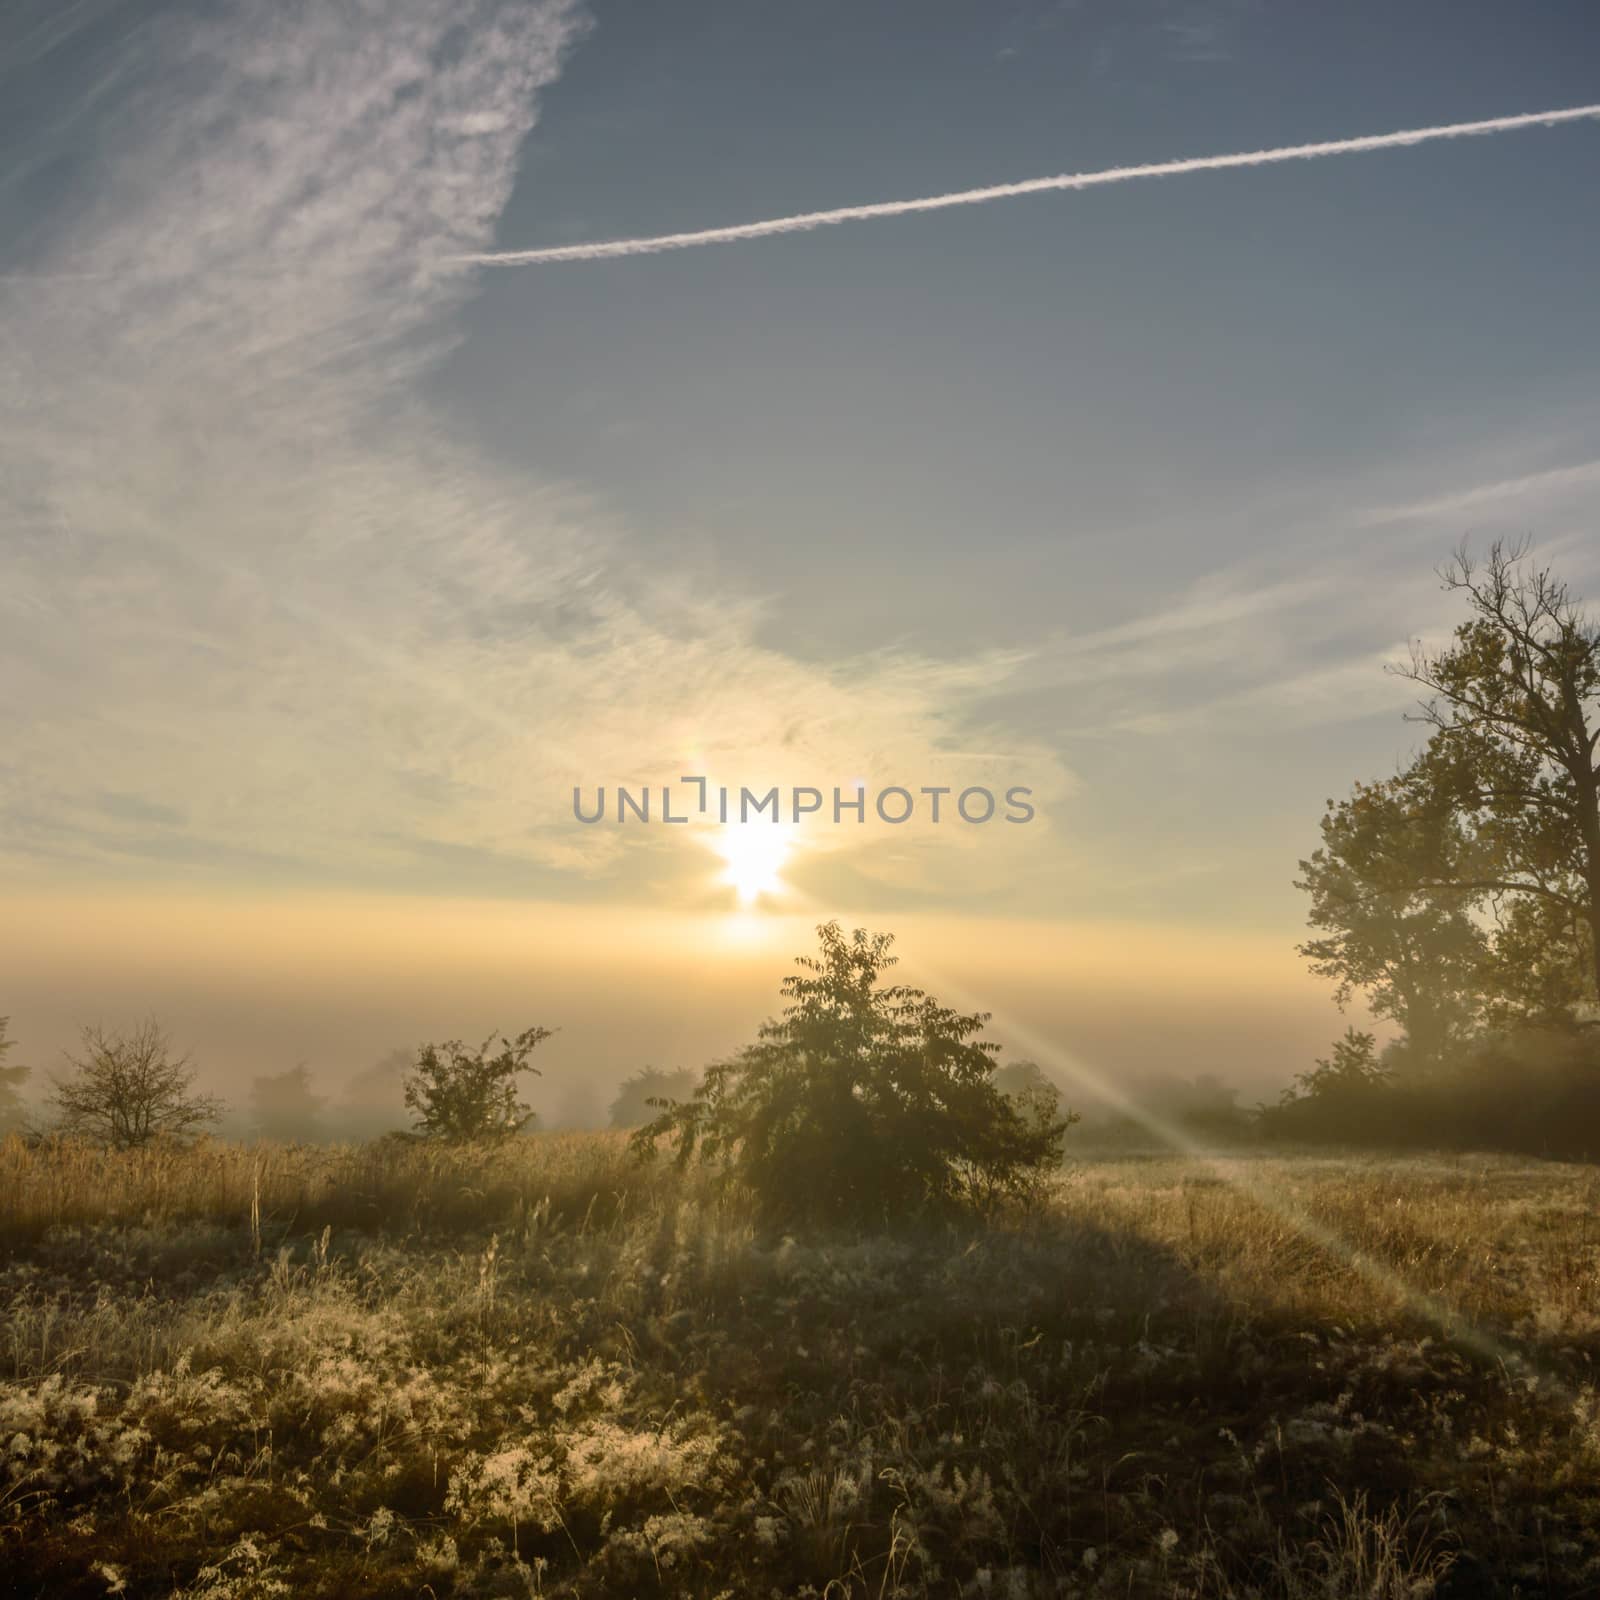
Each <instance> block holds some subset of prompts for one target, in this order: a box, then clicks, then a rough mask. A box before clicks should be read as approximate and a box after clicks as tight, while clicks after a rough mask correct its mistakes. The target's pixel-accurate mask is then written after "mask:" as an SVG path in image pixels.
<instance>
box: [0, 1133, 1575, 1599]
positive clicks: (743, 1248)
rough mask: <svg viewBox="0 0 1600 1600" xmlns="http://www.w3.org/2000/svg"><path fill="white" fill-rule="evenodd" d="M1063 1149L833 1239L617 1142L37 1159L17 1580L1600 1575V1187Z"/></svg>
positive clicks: (390, 1591) (13, 1243)
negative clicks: (1032, 1187)
mask: <svg viewBox="0 0 1600 1600" xmlns="http://www.w3.org/2000/svg"><path fill="white" fill-rule="evenodd" d="M1068 1146H1069V1155H1068V1159H1067V1161H1066V1163H1065V1164H1064V1165H1063V1166H1062V1168H1061V1169H1060V1171H1059V1172H1058V1173H1056V1174H1055V1175H1053V1176H1052V1177H1051V1178H1050V1179H1049V1180H1048V1182H1047V1184H1046V1185H1045V1187H1044V1190H1043V1192H1042V1194H1040V1195H1038V1196H1036V1197H1035V1200H1034V1202H1033V1203H1032V1204H1029V1205H1023V1206H1018V1207H1016V1208H1014V1209H1011V1210H1007V1211H1002V1212H999V1213H996V1214H993V1215H991V1216H990V1217H988V1218H987V1219H986V1220H975V1219H971V1218H968V1219H966V1220H964V1221H955V1222H950V1223H945V1224H934V1223H929V1224H927V1225H926V1226H924V1227H920V1228H918V1227H909V1228H903V1229H900V1230H897V1231H896V1232H894V1233H893V1234H888V1235H877V1236H861V1235H855V1236H850V1235H840V1236H838V1237H836V1238H832V1237H829V1236H826V1235H812V1236H809V1237H808V1239H807V1240H806V1241H805V1242H801V1241H799V1240H796V1239H795V1238H793V1237H787V1236H783V1237H772V1236H762V1235H760V1234H758V1232H757V1231H756V1229H755V1227H754V1226H753V1224H752V1222H751V1220H750V1218H751V1211H750V1208H749V1206H748V1204H747V1203H746V1197H744V1196H742V1195H741V1194H740V1193H739V1191H738V1190H737V1189H736V1188H735V1189H728V1188H721V1187H713V1186H712V1185H710V1184H709V1183H708V1182H707V1181H706V1179H705V1175H704V1173H703V1171H701V1170H700V1169H698V1168H697V1167H695V1166H690V1167H689V1168H687V1169H686V1170H683V1171H680V1170H678V1169H677V1168H676V1167H675V1166H674V1165H673V1164H671V1163H658V1164H655V1165H641V1164H640V1163H639V1162H638V1161H636V1160H635V1159H634V1157H633V1156H632V1155H630V1153H629V1151H628V1149H627V1144H626V1140H625V1139H624V1137H623V1136H621V1135H618V1134H608V1133H581V1134H565V1135H562V1134H534V1135H531V1136H528V1137H525V1138H521V1139H517V1140H514V1141H511V1142H510V1143H502V1144H499V1145H497V1146H494V1147H490V1148H472V1147H464V1146H459V1145H442V1144H435V1143H430V1142H410V1141H407V1140H404V1139H389V1140H380V1141H378V1142H376V1143H373V1144H369V1145H365V1146H321V1147H312V1146H291V1145H271V1144H255V1145H246V1144H232V1143H221V1142H212V1141H203V1142H201V1143H199V1144H198V1145H193V1146H191V1147H189V1148H187V1149H176V1148H165V1147H162V1146H159V1145H156V1146H150V1147H146V1148H143V1149H135V1150H127V1151H120V1152H118V1151H111V1150H107V1149H103V1148H91V1147H89V1146H87V1145H84V1144H80V1143H75V1142H72V1141H68V1140H59V1139H46V1140H42V1141H39V1140H35V1141H31V1142H29V1141H25V1140H24V1139H23V1138H21V1137H19V1136H12V1137H10V1138H9V1139H8V1140H6V1141H5V1143H4V1144H3V1145H0V1236H3V1238H4V1242H5V1245H6V1265H5V1267H4V1269H3V1276H4V1300H5V1305H6V1308H7V1309H6V1316H5V1322H4V1327H3V1343H0V1360H3V1363H4V1374H3V1383H0V1460H3V1467H0V1563H3V1568H4V1570H5V1571H6V1572H8V1573H9V1579H8V1586H9V1589H10V1592H13V1593H28V1594H49V1595H61V1596H91V1595H93V1596H100V1595H114V1594H123V1595H171V1596H184V1597H202V1596H204V1597H212V1600H220V1597H223V1596H230V1597H240V1600H242V1597H253V1596H263V1597H264V1596H272V1595H291V1594H292V1595H304V1596H311V1595H317V1596H328V1597H336V1596H338V1597H345V1596H348V1597H368V1596H370V1597H379V1596H396V1597H398V1596H402V1595H406V1596H412V1595H424V1596H432V1597H435V1600H443V1597H445V1596H458V1597H467V1596H491V1595H493V1596H525V1595H528V1596H534V1595H550V1596H556V1595H573V1596H578V1595H583V1596H602V1595H639V1596H647V1595H648V1596H656V1595H681V1596H704V1597H707V1600H710V1597H714V1596H720V1597H728V1600H731V1597H733V1596H742V1595H763V1596H765V1595H773V1596H796V1597H800V1596H809V1597H823V1596H835V1597H841V1600H842V1597H845V1596H877V1597H888V1596H938V1595H951V1596H955V1595H961V1596H997V1597H998V1596H1003V1597H1015V1600H1022V1597H1025V1596H1035V1595H1066V1594H1073V1595H1106V1596H1111V1595H1117V1596H1126V1595H1152V1596H1154V1595H1163V1596H1173V1597H1179V1596H1192V1597H1201V1596H1208V1597H1215V1600H1246V1597H1258V1596H1259V1597H1263V1600H1265V1597H1284V1600H1290V1597H1292V1600H1312V1597H1317V1600H1358V1597H1360V1600H1380V1597H1381V1600H1400V1597H1406V1596H1424V1595H1433V1594H1440V1595H1444V1594H1451V1595H1478V1594H1483V1595H1490V1594H1505V1595H1517V1594H1521V1595H1529V1596H1531V1595H1570V1596H1577V1595H1583V1594H1589V1593H1592V1592H1594V1590H1595V1588H1596V1586H1597V1585H1600V1392H1597V1388H1596V1381H1595V1369H1594V1362H1595V1356H1596V1352H1597V1351H1600V1272H1597V1263H1600V1256H1597V1241H1596V1237H1595V1225H1594V1220H1593V1219H1594V1216H1595V1210H1596V1200H1597V1198H1600V1194H1597V1191H1600V1176H1597V1175H1596V1173H1595V1171H1594V1170H1593V1169H1592V1168H1591V1167H1586V1166H1574V1165H1563V1164H1557V1163H1550V1162H1541V1161H1537V1160H1530V1159H1525V1158H1516V1157H1507V1156H1441V1157H1424V1156H1406V1157H1400V1158H1394V1159H1381V1158H1377V1157H1372V1156H1365V1155H1344V1154H1339V1153H1337V1152H1335V1153H1328V1154H1319V1155H1315V1156H1311V1155H1305V1154H1297V1155H1292V1156H1285V1155H1281V1154H1276V1153H1273V1152H1272V1151H1270V1150H1268V1149H1265V1148H1249V1149H1243V1150H1241V1151H1239V1152H1238V1153H1235V1154H1232V1155H1228V1156H1218V1157H1215V1158H1208V1159H1200V1158H1191V1157H1180V1156H1174V1155H1172V1154H1164V1153H1158V1152H1154V1151H1150V1150H1144V1149H1139V1148H1133V1147H1126V1146H1124V1147H1117V1146H1115V1145H1113V1144H1109V1143H1102V1144H1100V1145H1095V1144H1093V1143H1090V1142H1089V1141H1087V1140H1083V1139H1078V1138H1077V1136H1076V1135H1069V1137H1068Z"/></svg>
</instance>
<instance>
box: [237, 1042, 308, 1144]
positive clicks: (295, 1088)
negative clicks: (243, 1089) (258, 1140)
mask: <svg viewBox="0 0 1600 1600" xmlns="http://www.w3.org/2000/svg"><path fill="white" fill-rule="evenodd" d="M326 1104H327V1098H326V1096H324V1095H320V1094H317V1093H316V1092H315V1091H314V1090H313V1089H312V1087H311V1071H310V1069H309V1068H308V1067H307V1066H306V1064H305V1063H304V1062H303V1061H302V1062H301V1063H300V1064H299V1066H296V1067H291V1068H290V1069H289V1070H288V1071H287V1072H276V1073H269V1074H267V1075H266V1076H265V1077H261V1078H256V1079H255V1080H254V1081H253V1082H252V1083H251V1085H250V1105H251V1109H252V1111H253V1112H254V1113H255V1117H254V1120H255V1126H256V1131H257V1132H258V1133H259V1134H260V1135H261V1137H262V1138H264V1139H279V1140H283V1141H284V1142H286V1143H287V1142H292V1141H294V1140H297V1139H298V1140H314V1139H316V1138H318V1137H320V1135H321V1131H322V1130H321V1123H320V1120H319V1119H320V1117H321V1114H322V1108H323V1106H324V1105H326Z"/></svg>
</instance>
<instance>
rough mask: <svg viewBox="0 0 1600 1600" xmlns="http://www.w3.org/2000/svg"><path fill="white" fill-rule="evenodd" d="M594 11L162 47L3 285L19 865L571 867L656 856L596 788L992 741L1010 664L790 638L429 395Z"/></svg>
mask: <svg viewBox="0 0 1600 1600" xmlns="http://www.w3.org/2000/svg"><path fill="white" fill-rule="evenodd" d="M584 27H585V21H584V17H583V15H582V13H581V12H580V11H578V10H576V9H574V8H573V7H571V6H569V5H565V4H560V3H550V4H543V5H540V4H534V5H524V4H508V5H500V4H495V3H493V0H472V3H467V4H463V3H461V0H400V3H393V4H384V5H382V6H379V5H377V4H375V3H367V0H348V3H340V4H331V5H330V4H326V3H323V0H316V3H312V0H305V3H300V4H280V3H276V0H275V3H272V4H266V3H262V4H241V5H234V6H230V7H228V8H226V9H224V10H223V11H221V12H218V13H215V14H214V20H210V21H207V22H205V23H204V24H201V25H198V26H197V25H195V24H194V22H193V19H192V18H184V19H182V25H181V26H180V25H179V19H178V18H177V17H176V15H174V17H173V18H172V19H170V20H169V21H167V22H164V23H163V22H161V21H159V20H158V22H157V23H156V24H155V25H152V26H149V27H147V28H146V29H144V30H143V31H142V32H141V33H140V34H139V35H138V37H137V39H136V40H132V41H130V48H133V49H136V51H137V54H136V56H135V57H134V59H133V62H132V64H131V65H130V67H129V68H128V70H127V84H128V89H127V92H126V93H123V94H121V95H120V96H119V98H118V101H117V104H116V106H115V107H114V108H110V107H108V108H107V109H106V111H105V114H106V115H108V116H111V117H112V118H113V119H114V125H115V127H116V133H117V136H116V138H115V139H106V138H105V137H104V136H103V129H102V130H101V132H102V136H101V137H100V138H98V139H96V140H95V141H94V147H95V148H96V149H98V150H99V151H101V152H105V151H111V152H114V153H112V154H110V155H104V154H102V156H101V157H100V164H99V165H98V166H93V165H91V166H90V167H89V168H88V169H87V170H86V171H85V173H84V175H83V177H82V180H81V182H80V183H78V185H77V186H76V187H75V188H74V190H73V191H72V193H71V194H70V195H69V196H68V198H67V200H66V202H65V203H64V205H63V208H62V210H61V212H60V214H59V215H58V216H56V217H53V218H51V219H50V223H49V227H48V230H47V234H46V235H42V236H41V237H42V238H44V239H45V242H44V243H39V242H33V243H30V246H29V250H28V255H27V258H26V259H25V260H24V261H20V262H18V263H17V265H18V266H19V267H20V268H23V269H25V270H26V271H27V272H29V273H32V274H34V276H32V277H17V278H13V279H11V280H9V281H6V282H0V325H3V326H4V328H5V334H4V339H5V345H4V349H3V357H4V359H0V511H3V514H4V516H5V518H6V522H7V527H8V538H7V540H6V543H5V546H4V549H3V551H0V614H3V615H4V617H5V620H6V625H5V627H4V628H0V677H3V678H4V680H5V682H6V684H7V690H8V692H7V695H6V696H5V697H4V701H3V703H0V750H3V751H4V752H5V758H4V760H3V761H0V865H7V866H9V867H11V868H12V869H21V868H23V867H26V866H30V864H31V868H32V869H33V870H40V869H41V864H44V866H45V867H47V868H48V870H50V871H58V870H59V871H66V870H70V869H72V868H73V867H74V866H75V867H76V869H77V870H79V871H88V872H93V873H96V874H101V873H130V874H133V873H140V872H146V871H148V872H150V873H154V874H168V875H172V874H177V873H182V874H186V875H189V876H193V875H196V874H210V875H212V876H216V875H230V874H232V875H237V874H240V873H243V874H246V875H250V874H254V875H256V876H261V875H263V874H269V875H271V876H274V877H281V878H283V879H285V880H286V881H329V882H351V881H354V882H361V883H369V884H370V883H391V884H396V885H398V884H404V883H410V884H412V885H417V884H421V883H426V884H429V885H449V884H451V883H453V882H458V881H459V880H460V878H461V874H462V872H463V871H464V870H465V869H464V867H463V865H462V864H463V863H466V862H468V861H472V862H477V863H479V864H480V865H479V867H477V868H475V869H474V871H476V872H477V874H478V877H477V878H476V879H475V880H474V882H475V884H477V886H479V887H481V886H482V884H481V880H483V879H484V878H486V877H487V876H490V875H492V874H495V873H498V872H499V871H500V867H499V865H498V864H499V863H514V862H522V863H525V864H527V865H528V866H529V867H530V868H537V869H540V870H541V871H542V872H543V873H544V874H545V877H544V878H543V879H542V880H541V881H542V882H544V883H545V884H546V885H547V886H548V883H549V881H550V875H551V874H559V873H571V872H578V873H587V874H603V873H604V872H606V871H607V870H608V869H609V864H611V863H613V862H614V861H615V860H616V858H617V857H618V854H619V852H620V851H621V849H622V847H623V841H622V840H621V839H620V838H619V836H618V834H617V833H616V832H615V831H606V830H597V829H583V828H579V827H577V826H576V825H575V824H574V823H573V821H572V819H571V811H570V802H571V790H572V786H573V785H574V784H576V783H584V784H590V785H592V784H597V783H602V782H603V783H608V784H615V783H617V782H619V781H630V782H645V781H656V782H659V781H665V780H666V779H669V778H674V777H676V776H677V775H678V774H680V773H682V772H686V771H693V770H696V766H694V765H689V764H686V763H690V762H695V763H699V764H700V769H701V770H705V771H707V772H709V773H711V774H713V775H714V776H717V777H723V776H725V777H727V778H729V779H731V780H733V781H736V782H737V781H744V780H749V781H756V780H758V779H759V780H760V781H762V782H765V783H773V782H783V783H788V782H803V783H827V782H835V781H836V782H840V783H845V782H848V781H849V780H851V779H852V778H854V777H857V776H861V775H867V776H869V777H871V778H874V779H879V778H881V781H885V782H887V781H891V778H890V776H889V775H891V774H893V775H894V776H895V777H898V778H900V779H902V780H904V779H906V778H908V777H909V779H910V780H911V781H919V782H937V781H939V776H938V773H939V770H940V763H941V761H947V760H948V761H953V760H954V759H955V758H954V757H948V758H947V757H945V756H943V755H941V751H942V750H943V749H944V748H945V747H946V746H948V744H949V743H950V734H951V728H952V725H953V719H954V717H955V716H956V714H957V713H958V711H959V708H960V707H961V706H962V705H964V704H966V703H969V702H970V701H971V700H972V699H973V698H974V697H976V696H979V695H981V694H983V693H986V692H988V691H989V690H990V689H991V688H992V686H993V685H994V684H995V683H996V682H998V681H1001V680H1002V679H1003V678H1004V676H1005V675H1006V674H1007V673H1008V672H1010V671H1011V670H1013V666H1014V662H1013V660H1012V657H1011V656H1010V655H1008V654H1006V653H1003V652H996V653H979V654H977V655H974V656H972V657H970V658H968V659H966V660H964V661H959V662H953V663H951V662H946V663H927V662H922V661H919V660H914V659H912V658H910V657H908V656H905V655H902V654H894V653H876V654H872V655H870V656H867V657H864V658H862V659H860V660H857V661H852V662H838V663H833V664H824V665H816V664H807V663H802V662H798V661H796V660H794V659H792V658H790V657H787V656H784V655H782V654H781V653H779V652H777V651H774V650H771V649H766V648H763V647H762V646H761V645H759V644H758V643H757V642H756V635H757V630H758V625H759V623H760V620H761V612H760V608H759V606H758V604H757V603H756V602H754V601H753V600H752V599H750V598H749V597H747V596H744V595H741V594H738V593H730V592H728V591H727V590H726V589H725V588H719V587H713V586H706V585H691V584H689V583H687V582H686V575H685V574H684V573H683V572H682V571H681V570H680V571H675V572H672V573H665V574H664V573H658V572H655V571H654V570H653V569H650V568H647V567H644V566H642V565H641V564H640V563H638V562H636V561H633V560H631V559H630V554H631V551H630V543H631V540H632V537H633V534H632V530H629V529H626V528H623V527H620V526H619V525H618V524H617V521H616V519H615V518H614V517H612V516H611V515H610V514H609V513H608V512H607V510H606V508H605V506H604V505H603V504H602V503H600V502H599V501H598V500H597V499H596V498H595V496H594V495H593V494H591V493H589V492H587V491H585V490H584V489H581V488H579V487H575V486H572V485H569V484H563V483H560V482H553V481H550V480H548V479H541V478H539V477H537V476H535V475H534V474H533V473H531V472H525V471H519V470H514V469H511V468H508V467H506V466H504V465H501V464H497V463H494V462H491V461H489V460H487V459H486V458H485V457H484V456H483V455H482V454H481V453H480V452H479V451H478V450H477V449H476V448H475V447H474V446H473V444H472V443H471V441H470V439H469V438H468V437H466V436H464V431H463V424H462V423H461V422H460V421H459V420H458V419H456V418H453V417H447V416H443V415H441V414H440V413H439V412H438V411H436V410H435V409H433V408H431V407H430V406H429V405H428V404H426V403H425V401H424V400H423V398H422V396H421V389H420V386H419V384H418V381H417V380H418V379H419V377H420V376H422V375H423V374H425V373H426V372H427V371H428V370H429V369H430V368H431V367H432V366H433V365H434V364H435V363H436V362H437V360H438V358H439V356H440V355H441V353H442V352H444V351H447V350H448V349H449V348H450V347H451V345H452V343H453V342H454V340H455V339H456V338H457V337H458V336H459V319H458V317H457V315H456V313H457V311H458V309H459V307H460V305H461V303H462V300H463V297H464V296H465V295H467V294H468V293H470V292H471V291H472V284H471V282H470V281H469V280H468V279H466V278H465V277H464V276H463V275H462V274H461V273H459V272H456V271H444V270H441V269H440V268H439V267H438V266H437V264H436V263H437V260H438V257H439V255H440V254H441V253H442V252H451V251H453V252H459V251H462V250H468V249H471V248H474V247H478V246H482V245H484V244H486V243H487V242H488V239H489V237H490V234H491V232H492V229H493V228H494V226H495V222H496V219H497V218H498V216H499V213H500V210H501V208H502V206H503V205H504V203H505V200H506V197H507V195H508V194H509V192H510V189H511V186H512V183H513V181H514V179H515V176H516V170H517V161H518V156H519V152H520V149H521V146H522V143H523V140H524V138H525V136H526V135H527V133H528V131H529V129H530V128H531V127H532V125H533V123H534V119H535V116H536V113H537V109H538V96H539V91H540V89H541V88H542V87H543V86H545V85H547V84H548V83H549V82H551V81H552V80H553V79H554V77H555V76H556V75H557V73H558V72H559V70H560V68H561V64H562V61H563V59H564V57H565V53H566V52H567V51H568V50H569V49H570V48H572V46H573V44H574V41H576V40H577V39H579V38H580V36H581V34H582V32H583V29H584ZM97 114H98V113H97ZM429 263H435V264H433V265H430V264H429ZM264 266H266V267H270V269H271V270H263V267H264ZM532 381H539V380H538V379H534V380H532ZM543 381H552V380H549V379H545V380H543ZM1007 763H1009V764H1010V766H1009V770H1010V771H1011V772H1015V771H1016V770H1017V769H1018V768H1019V767H1022V768H1025V769H1026V772H1027V775H1028V777H1031V778H1032V779H1033V780H1034V781H1035V782H1037V783H1038V784H1039V786H1040V787H1041V789H1045V790H1048V789H1051V788H1052V787H1054V788H1056V789H1060V788H1061V787H1064V786H1065V784H1066V781H1067V780H1066V777H1065V774H1064V771H1063V768H1062V766H1061V763H1060V759H1059V756H1057V755H1056V754H1054V753H1053V752H1050V751H1048V750H1045V749H1044V748H1043V747H1042V746H1040V745H1039V744H1038V743H1037V742H1034V741H1029V740H1027V739H1026V738H1018V739H1015V740H1013V741H1011V742H1010V744H1009V745H1008V746H1007V747H1006V748H1005V749H1004V750H1003V751H1000V752H997V753H995V755H994V757H993V759H992V760H991V762H990V767H991V768H992V769H993V770H994V771H996V772H998V771H999V770H1000V769H1001V767H1002V766H1005V765H1006V764H1007ZM962 770H963V771H964V772H966V773H970V774H972V777H971V780H970V781H983V777H982V773H983V771H985V770H987V769H985V768H983V767H982V766H981V765H978V766H975V765H974V763H972V762H971V761H965V762H964V765H963V768H962ZM1017 781H1023V780H1017ZM108 793H111V794H115V795H116V796H117V797H118V799H117V801H116V802H115V803H114V804H112V805H108V804H107V803H106V800H105V796H106V795H107V794H108ZM157 818H160V819H168V818H181V819H182V820H181V824H179V823H173V822H168V821H165V820H163V821H161V822H160V823H159V824H158V823H157V822H156V821H155V820H154V819H157ZM863 831H864V833H869V832H871V829H870V828H869V829H867V830H863ZM634 848H638V849H646V850H648V849H656V848H659V840H658V839H651V840H635V841H634ZM534 876H535V874H533V873H531V872H530V874H529V875H528V876H527V879H526V881H532V880H533V877H534ZM505 881H506V882H507V883H508V885H510V884H512V883H514V882H516V881H523V880H517V879H516V878H515V874H514V873H512V872H511V870H510V868H509V867H508V868H507V869H506V873H505Z"/></svg>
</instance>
